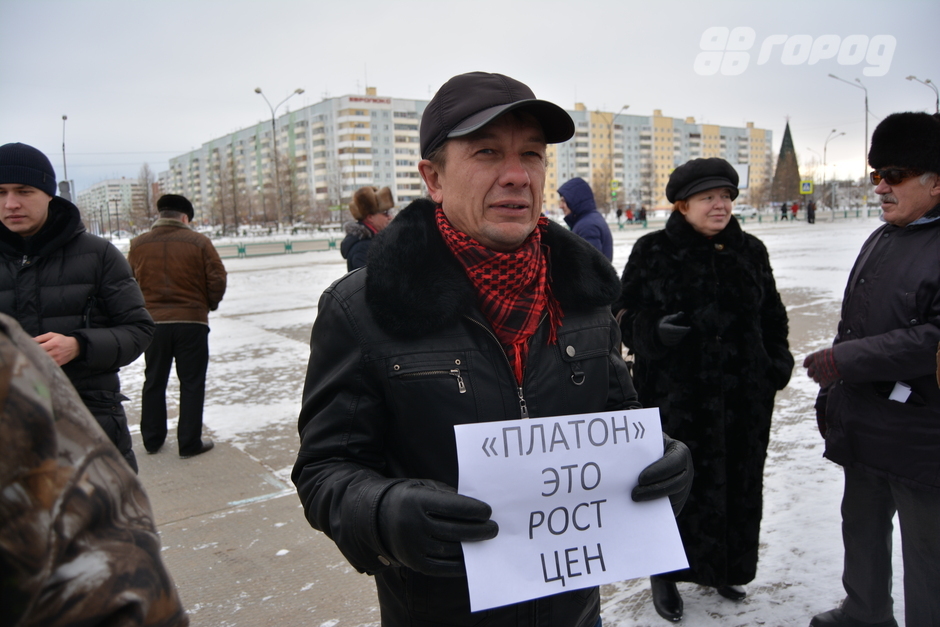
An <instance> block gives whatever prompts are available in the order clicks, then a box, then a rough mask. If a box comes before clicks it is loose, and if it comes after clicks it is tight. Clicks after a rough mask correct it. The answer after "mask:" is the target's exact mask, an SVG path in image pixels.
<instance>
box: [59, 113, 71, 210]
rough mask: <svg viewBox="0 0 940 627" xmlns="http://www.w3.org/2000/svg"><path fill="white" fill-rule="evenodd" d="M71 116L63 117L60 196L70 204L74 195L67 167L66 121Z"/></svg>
mask: <svg viewBox="0 0 940 627" xmlns="http://www.w3.org/2000/svg"><path fill="white" fill-rule="evenodd" d="M67 119H69V116H67V115H63V116H62V177H63V178H62V182H61V183H59V194H60V195H61V196H62V198H65V199H66V200H68V201H69V202H71V201H72V194H71V192H70V191H69V171H68V168H66V167H65V121H66V120H67Z"/></svg>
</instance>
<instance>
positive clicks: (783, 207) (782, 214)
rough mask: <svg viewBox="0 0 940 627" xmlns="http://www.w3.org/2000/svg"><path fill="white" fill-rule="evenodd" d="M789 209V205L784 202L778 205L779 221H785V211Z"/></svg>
mask: <svg viewBox="0 0 940 627" xmlns="http://www.w3.org/2000/svg"><path fill="white" fill-rule="evenodd" d="M789 208H790V204H789V203H788V202H786V201H784V202H783V204H782V205H780V219H781V220H786V219H787V211H788V210H789Z"/></svg>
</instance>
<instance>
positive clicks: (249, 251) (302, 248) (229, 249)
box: [215, 238, 336, 259]
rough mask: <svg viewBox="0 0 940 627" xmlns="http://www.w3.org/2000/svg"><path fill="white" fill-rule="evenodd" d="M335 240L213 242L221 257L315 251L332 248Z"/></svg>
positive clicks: (230, 257) (231, 257)
mask: <svg viewBox="0 0 940 627" xmlns="http://www.w3.org/2000/svg"><path fill="white" fill-rule="evenodd" d="M335 248H336V240H335V239H333V238H330V239H310V240H287V241H284V242H271V241H267V242H236V243H233V244H215V249H216V250H217V251H218V253H219V257H221V258H222V259H233V258H245V257H261V256H264V255H289V254H293V253H309V252H315V251H325V250H333V249H335Z"/></svg>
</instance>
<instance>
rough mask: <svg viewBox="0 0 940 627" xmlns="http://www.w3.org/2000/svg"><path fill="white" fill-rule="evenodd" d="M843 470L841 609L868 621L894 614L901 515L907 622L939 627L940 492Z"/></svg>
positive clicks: (851, 470)
mask: <svg viewBox="0 0 940 627" xmlns="http://www.w3.org/2000/svg"><path fill="white" fill-rule="evenodd" d="M843 472H844V473H845V493H844V495H843V497H842V542H843V544H844V546H845V567H844V570H843V573H842V584H843V585H844V586H845V592H846V598H845V602H844V603H843V604H842V610H843V611H844V612H845V613H846V614H848V615H849V616H850V617H851V618H854V619H856V620H859V621H862V622H866V623H875V622H881V621H887V620H890V619H891V618H892V617H893V616H894V600H893V599H892V597H891V583H892V579H893V577H892V570H891V552H892V551H891V541H892V532H893V530H894V524H893V520H894V516H895V514H897V516H898V521H899V522H900V525H901V555H902V557H903V563H904V616H905V624H906V625H908V627H915V626H918V625H940V533H938V521H940V494H938V493H936V492H930V491H928V490H926V489H917V488H912V487H910V486H908V485H905V484H903V483H900V482H898V481H891V480H889V479H885V478H882V477H878V476H876V475H872V474H869V473H867V472H865V471H863V470H855V469H853V468H843Z"/></svg>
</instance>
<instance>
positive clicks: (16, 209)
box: [0, 183, 52, 237]
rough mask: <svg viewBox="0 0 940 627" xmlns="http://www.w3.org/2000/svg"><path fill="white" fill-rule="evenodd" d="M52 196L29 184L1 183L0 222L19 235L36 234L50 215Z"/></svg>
mask: <svg viewBox="0 0 940 627" xmlns="http://www.w3.org/2000/svg"><path fill="white" fill-rule="evenodd" d="M50 200H52V196H50V195H49V194H47V193H46V192H44V191H42V190H41V189H36V188H35V187H31V186H29V185H20V184H19V183H2V184H0V222H2V223H3V226H5V227H7V228H8V229H10V230H11V231H12V232H14V233H16V234H17V235H22V236H23V237H29V236H30V235H35V234H36V233H38V232H39V229H41V228H42V225H43V224H45V223H46V218H47V217H48V216H49V201H50Z"/></svg>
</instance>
